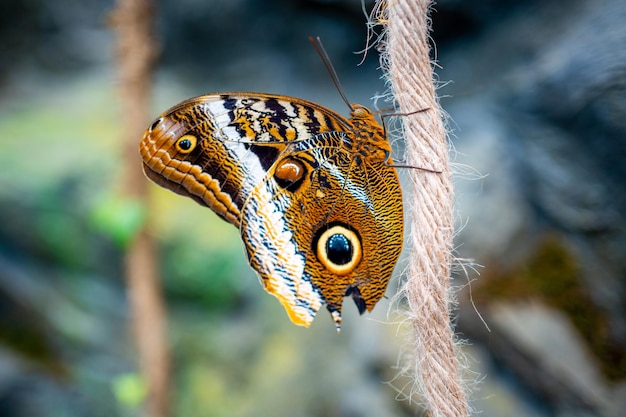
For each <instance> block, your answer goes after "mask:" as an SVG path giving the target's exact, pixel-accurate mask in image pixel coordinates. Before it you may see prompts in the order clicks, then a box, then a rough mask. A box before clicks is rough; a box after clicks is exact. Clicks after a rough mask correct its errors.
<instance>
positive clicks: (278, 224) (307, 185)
mask: <svg viewBox="0 0 626 417" xmlns="http://www.w3.org/2000/svg"><path fill="white" fill-rule="evenodd" d="M349 142H350V138H349V137H348V136H347V135H345V134H342V133H340V132H334V133H330V134H321V135H317V136H315V137H312V138H310V139H307V140H304V141H301V142H299V143H297V144H293V145H292V146H291V147H290V148H289V149H287V150H286V151H285V152H284V153H283V154H281V155H280V156H279V158H278V159H277V161H276V162H275V164H274V165H273V166H272V167H271V168H270V170H269V171H268V174H267V176H266V178H265V179H264V181H261V182H260V183H259V184H258V185H257V186H256V187H255V189H254V190H253V191H252V193H251V194H250V197H249V198H248V200H247V201H246V203H245V205H244V215H243V222H242V225H241V234H242V238H243V240H244V242H245V247H246V249H247V252H248V258H249V261H250V264H251V265H252V267H253V268H254V269H255V270H257V272H258V273H259V275H260V276H261V278H262V281H263V283H264V285H265V288H266V290H267V291H268V292H270V293H271V294H273V295H275V296H276V297H277V298H278V299H279V300H280V302H281V303H282V304H283V306H284V307H285V309H286V310H287V312H288V314H289V316H290V318H291V320H292V321H293V322H294V323H296V324H300V325H304V326H308V325H309V324H310V323H311V322H312V320H313V318H314V317H315V314H316V313H317V311H318V310H319V309H320V307H321V306H322V305H324V304H326V306H327V308H328V310H329V311H330V312H331V315H332V316H333V319H334V321H335V324H336V326H337V329H339V328H340V326H341V307H342V303H343V299H344V297H345V296H352V298H353V299H354V301H355V302H356V305H357V307H358V308H359V311H360V312H361V313H363V312H364V311H365V310H368V311H370V310H371V309H372V308H373V307H374V305H375V304H376V303H377V302H378V301H379V300H380V298H381V297H383V295H384V293H385V290H386V287H387V283H388V281H389V278H390V277H391V274H392V272H393V268H394V267H395V264H396V261H397V259H398V257H399V255H400V252H401V250H402V240H403V208H402V193H401V190H400V184H399V182H398V177H397V174H396V172H395V169H394V168H393V167H391V166H389V165H387V164H386V163H385V161H384V160H377V159H373V160H360V161H359V159H358V158H355V157H354V155H353V154H352V153H351V152H350V149H351V148H352V147H351V144H350V143H349ZM285 161H287V162H285ZM294 161H295V162H294ZM293 163H297V164H299V165H300V166H301V168H302V172H300V173H299V175H298V176H297V177H296V178H295V180H296V181H294V182H291V183H285V182H284V181H281V178H279V177H280V176H279V175H278V174H277V172H278V170H280V169H281V167H282V166H284V165H286V164H293Z"/></svg>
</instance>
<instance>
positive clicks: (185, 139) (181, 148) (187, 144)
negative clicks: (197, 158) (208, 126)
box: [176, 135, 198, 154]
mask: <svg viewBox="0 0 626 417" xmlns="http://www.w3.org/2000/svg"><path fill="white" fill-rule="evenodd" d="M197 144H198V138H197V137H195V136H194V135H185V136H181V137H180V138H179V139H178V140H177V141H176V150H177V151H178V152H180V153H182V154H186V153H189V152H191V151H193V150H194V149H195V148H196V145H197Z"/></svg>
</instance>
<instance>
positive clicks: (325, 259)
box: [315, 224, 363, 275]
mask: <svg viewBox="0 0 626 417" xmlns="http://www.w3.org/2000/svg"><path fill="white" fill-rule="evenodd" d="M316 246H317V247H316V248H315V250H316V253H317V258H318V259H319V261H320V262H321V263H322V264H323V265H324V267H326V269H328V270H329V271H330V272H333V273H335V274H337V275H347V274H349V273H350V272H352V271H353V270H354V269H355V268H356V267H357V265H358V264H359V262H360V261H361V258H362V256H363V254H362V249H361V241H360V239H359V236H358V235H357V234H356V232H355V231H353V230H350V229H348V228H347V227H345V226H343V225H339V224H336V225H334V226H332V227H330V228H328V229H326V230H324V231H323V232H322V234H321V235H320V236H319V239H317V243H316Z"/></svg>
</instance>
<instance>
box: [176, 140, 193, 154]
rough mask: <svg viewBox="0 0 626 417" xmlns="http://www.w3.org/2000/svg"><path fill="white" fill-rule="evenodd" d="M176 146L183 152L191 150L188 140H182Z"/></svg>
mask: <svg viewBox="0 0 626 417" xmlns="http://www.w3.org/2000/svg"><path fill="white" fill-rule="evenodd" d="M178 146H180V149H182V150H183V151H188V150H189V148H191V141H190V140H189V139H183V140H181V141H180V142H178Z"/></svg>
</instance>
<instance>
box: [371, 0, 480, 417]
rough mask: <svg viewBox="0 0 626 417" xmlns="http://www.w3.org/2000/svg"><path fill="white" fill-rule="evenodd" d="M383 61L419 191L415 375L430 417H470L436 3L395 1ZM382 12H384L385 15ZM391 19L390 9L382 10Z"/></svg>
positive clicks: (413, 261)
mask: <svg viewBox="0 0 626 417" xmlns="http://www.w3.org/2000/svg"><path fill="white" fill-rule="evenodd" d="M384 3H386V7H387V10H386V17H383V22H385V23H386V33H387V39H386V43H385V48H384V49H385V52H384V55H383V62H384V63H385V66H387V67H388V68H387V70H388V77H389V81H390V83H391V88H392V91H393V95H394V98H395V100H396V102H397V105H398V107H399V111H400V112H403V113H411V112H415V111H417V110H421V109H428V110H427V111H424V112H420V113H415V114H411V115H408V116H404V117H402V121H403V125H404V133H405V140H406V159H407V163H408V164H409V165H411V166H414V167H420V168H426V169H430V170H437V171H441V173H432V172H428V171H426V170H420V169H410V170H409V175H410V180H411V184H412V186H413V190H412V191H413V192H412V194H411V197H410V198H411V201H410V203H409V207H410V209H409V213H410V214H409V233H410V247H411V248H410V251H411V252H410V255H409V268H408V278H407V282H406V285H405V286H404V288H403V292H404V296H405V298H406V300H407V303H408V309H409V312H408V314H409V324H410V326H411V329H412V336H411V337H412V340H411V345H412V346H411V348H412V349H413V356H412V359H411V363H410V364H409V365H408V366H409V369H408V370H409V372H410V373H411V374H413V375H412V376H413V377H414V378H415V387H416V388H417V390H418V391H419V392H420V393H421V395H422V396H423V397H424V401H425V403H426V406H427V408H428V413H429V416H430V417H452V416H454V417H462V416H467V415H469V407H468V404H467V396H466V393H465V390H464V386H463V383H462V378H461V373H460V369H461V366H460V364H459V360H458V358H457V352H456V346H455V338H454V333H453V331H452V327H451V323H450V301H451V299H452V298H451V297H450V268H451V261H452V254H451V250H452V237H453V234H454V230H453V229H454V228H453V189H452V182H451V179H450V163H449V160H448V145H447V142H446V131H445V127H444V123H443V119H442V114H443V113H442V111H441V109H440V107H439V103H438V101H437V98H436V95H435V86H434V80H433V67H432V63H431V61H430V57H429V51H430V48H429V43H428V39H429V38H428V34H429V30H430V20H429V18H428V13H429V7H430V3H431V2H430V0H387V1H386V2H381V3H380V4H379V5H378V7H381V6H382V7H384V6H385V4H384ZM379 10H380V9H379ZM382 11H383V13H385V11H384V10H382Z"/></svg>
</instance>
